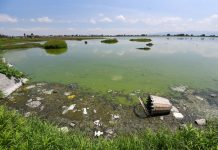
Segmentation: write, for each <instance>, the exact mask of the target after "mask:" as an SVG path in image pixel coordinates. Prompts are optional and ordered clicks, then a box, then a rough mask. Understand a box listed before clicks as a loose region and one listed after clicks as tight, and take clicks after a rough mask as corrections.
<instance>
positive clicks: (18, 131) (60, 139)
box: [0, 106, 218, 150]
mask: <svg viewBox="0 0 218 150" xmlns="http://www.w3.org/2000/svg"><path fill="white" fill-rule="evenodd" d="M217 125H218V123H217V121H214V122H212V123H209V125H208V126H207V127H206V128H205V129H198V128H195V127H193V126H191V125H189V126H185V127H184V128H182V129H181V130H177V131H175V132H172V131H169V130H165V129H160V130H159V131H156V132H154V131H151V130H146V131H145V132H144V133H141V134H138V135H135V134H134V135H133V134H131V135H122V136H121V135H120V136H118V137H116V138H114V139H111V140H108V139H104V138H90V137H88V136H86V135H84V134H83V133H81V132H79V131H75V130H74V131H73V132H69V133H62V132H60V131H58V128H57V126H55V125H52V124H50V123H48V122H45V121H42V120H39V119H38V118H36V117H31V118H28V119H27V118H24V117H22V116H21V115H20V114H18V113H17V112H16V111H9V110H7V109H6V108H5V107H3V106H0V131H1V134H0V149H52V150H53V149H95V150H97V149H108V150H110V149H111V150H116V149H129V150H133V149H141V150H143V149H217V148H218V145H217V143H218V137H217V130H218V128H217Z"/></svg>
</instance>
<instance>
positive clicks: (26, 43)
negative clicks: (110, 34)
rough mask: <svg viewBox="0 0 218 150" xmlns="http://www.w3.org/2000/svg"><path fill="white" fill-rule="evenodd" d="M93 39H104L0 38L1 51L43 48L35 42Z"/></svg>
mask: <svg viewBox="0 0 218 150" xmlns="http://www.w3.org/2000/svg"><path fill="white" fill-rule="evenodd" d="M92 39H103V38H102V37H69V36H67V37H36V38H23V37H14V38H0V50H11V49H19V48H34V47H43V45H42V44H40V43H33V42H43V41H49V40H77V41H82V40H92Z"/></svg>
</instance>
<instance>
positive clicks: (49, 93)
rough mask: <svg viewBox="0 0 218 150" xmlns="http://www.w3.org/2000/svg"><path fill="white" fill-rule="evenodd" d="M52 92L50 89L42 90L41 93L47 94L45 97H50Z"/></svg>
mask: <svg viewBox="0 0 218 150" xmlns="http://www.w3.org/2000/svg"><path fill="white" fill-rule="evenodd" d="M53 91H54V90H53V89H51V90H46V89H43V90H42V93H44V94H47V95H51V94H52V93H53Z"/></svg>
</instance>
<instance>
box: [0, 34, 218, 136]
mask: <svg viewBox="0 0 218 150" xmlns="http://www.w3.org/2000/svg"><path fill="white" fill-rule="evenodd" d="M151 39H152V40H151V41H148V43H144V42H135V41H130V38H128V37H123V38H117V41H116V43H113V44H107V43H102V42H101V40H100V39H95V40H88V41H85V42H84V41H70V40H68V41H67V47H68V48H65V49H59V50H57V51H54V50H52V49H49V50H44V49H42V48H30V49H25V50H22V49H19V50H10V51H9V50H8V51H3V52H2V53H1V54H0V56H1V57H4V58H6V60H7V61H8V62H10V63H11V64H12V65H14V67H15V68H16V69H18V70H20V71H22V72H24V73H25V74H27V75H28V77H29V78H30V81H29V82H28V84H25V85H24V86H22V87H21V88H19V89H18V90H16V91H15V92H13V93H12V94H11V95H10V96H8V97H7V98H4V99H2V100H1V101H0V103H1V104H2V105H6V106H8V107H9V108H13V109H16V110H18V111H19V112H21V113H22V114H23V115H24V116H25V117H32V116H38V117H40V118H41V119H43V120H48V121H50V122H53V123H55V124H56V125H58V126H59V127H60V130H63V131H68V130H80V131H83V132H84V133H85V134H87V135H89V136H96V137H98V136H103V137H106V138H113V137H116V136H117V135H118V134H132V133H138V132H142V131H144V130H145V129H147V128H150V129H152V130H158V129H160V128H169V129H170V130H175V129H177V128H181V127H182V126H183V125H184V124H189V123H194V122H196V120H197V123H196V126H197V124H200V123H199V122H203V124H206V121H204V120H200V121H198V119H205V118H206V119H210V118H217V114H218V109H217V108H218V82H217V81H218V70H217V69H214V68H217V67H218V60H217V58H218V55H217V52H216V49H217V48H218V44H217V41H218V40H217V39H211V38H205V40H201V39H200V38H184V39H178V38H176V37H175V38H174V37H172V38H165V37H152V38H151ZM140 47H141V48H140ZM138 48H139V49H140V50H138ZM209 53H210V54H211V55H209ZM154 114H155V115H154Z"/></svg>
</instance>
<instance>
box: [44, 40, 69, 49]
mask: <svg viewBox="0 0 218 150" xmlns="http://www.w3.org/2000/svg"><path fill="white" fill-rule="evenodd" d="M43 47H44V48H45V49H63V48H67V43H66V42H65V41H64V40H56V39H52V40H49V41H47V42H46V43H45V44H44V45H43Z"/></svg>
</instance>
